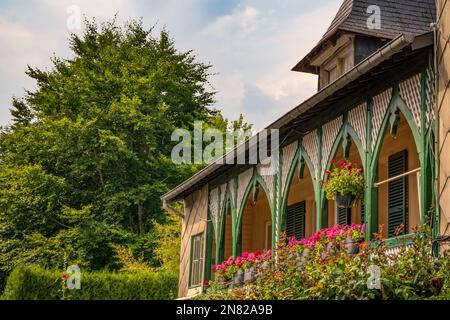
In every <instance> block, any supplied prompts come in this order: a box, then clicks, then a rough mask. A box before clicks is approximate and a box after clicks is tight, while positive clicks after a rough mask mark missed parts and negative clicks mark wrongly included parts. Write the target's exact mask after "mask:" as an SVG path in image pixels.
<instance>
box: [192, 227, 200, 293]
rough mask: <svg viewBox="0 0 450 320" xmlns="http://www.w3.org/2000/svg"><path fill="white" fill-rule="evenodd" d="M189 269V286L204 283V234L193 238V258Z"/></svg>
mask: <svg viewBox="0 0 450 320" xmlns="http://www.w3.org/2000/svg"><path fill="white" fill-rule="evenodd" d="M189 269H190V271H189V286H190V287H194V286H200V285H201V284H202V269H203V234H199V235H195V236H193V237H192V238H191V260H190V268H189Z"/></svg>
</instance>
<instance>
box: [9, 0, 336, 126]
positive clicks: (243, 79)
mask: <svg viewBox="0 0 450 320" xmlns="http://www.w3.org/2000/svg"><path fill="white" fill-rule="evenodd" d="M340 3H341V0H315V1H311V0H277V1H274V0H182V1H180V0H150V1H143V0H81V1H76V0H70V1H66V0H27V1H25V0H15V1H12V0H2V1H1V3H0V125H6V124H8V123H9V121H10V115H9V108H10V106H11V97H12V96H18V97H20V96H23V94H24V90H25V89H27V90H33V88H34V85H35V84H34V83H33V81H31V80H30V79H28V78H27V77H26V75H25V74H24V71H25V69H26V66H27V65H31V66H35V67H36V66H37V67H40V68H48V67H50V66H51V64H50V57H51V56H52V55H53V54H55V55H57V56H62V57H70V51H69V49H68V42H67V37H68V34H69V32H71V31H73V32H77V33H78V32H81V30H69V29H68V28H67V19H68V17H69V14H68V13H67V8H68V7H70V6H71V5H77V6H78V7H79V8H80V10H81V13H82V14H83V15H85V16H87V17H88V18H90V17H96V19H97V21H105V20H107V19H110V18H111V17H112V16H113V15H114V14H116V13H117V14H118V21H119V22H124V21H126V20H128V19H129V18H140V17H142V19H143V21H144V23H145V24H146V25H147V26H151V25H154V24H155V23H156V22H158V27H166V28H167V29H168V30H169V31H170V33H171V36H172V37H173V38H174V40H175V43H176V46H177V48H178V49H180V50H189V49H193V50H194V51H195V52H196V54H197V55H198V58H199V60H201V61H203V62H207V63H211V64H212V65H213V66H214V72H215V73H217V75H216V76H214V77H213V78H212V79H211V84H212V85H213V87H214V89H215V90H217V91H218V92H219V93H218V96H217V104H216V106H215V107H217V108H219V109H221V110H222V112H223V114H224V115H225V116H226V117H228V118H230V119H236V118H237V117H238V115H239V114H240V113H243V114H244V117H245V120H246V121H247V122H249V123H254V124H255V128H256V129H261V128H263V127H264V126H266V125H268V124H269V123H271V122H273V121H274V120H275V119H276V118H278V117H279V116H281V115H282V114H283V113H285V112H287V111H288V110H289V109H291V108H293V107H295V106H296V105H298V104H299V103H300V102H302V101H303V100H305V99H306V98H308V97H309V96H310V95H312V94H313V93H314V92H315V91H316V87H317V85H316V78H315V77H314V76H311V75H306V74H300V73H296V72H292V71H290V69H291V68H292V67H293V66H294V65H295V64H296V63H297V62H298V60H299V59H300V58H301V57H302V56H304V55H305V54H306V53H307V52H308V51H309V49H311V48H312V47H313V46H314V45H315V43H316V42H317V41H318V40H319V39H320V37H321V36H322V34H323V33H324V32H325V31H326V29H327V28H328V26H329V24H330V22H331V20H332V18H333V16H334V14H335V13H336V12H337V9H338V8H339V5H340Z"/></svg>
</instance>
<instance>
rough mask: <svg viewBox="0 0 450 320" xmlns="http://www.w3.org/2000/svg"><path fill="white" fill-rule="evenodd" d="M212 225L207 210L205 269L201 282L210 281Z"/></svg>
mask: <svg viewBox="0 0 450 320" xmlns="http://www.w3.org/2000/svg"><path fill="white" fill-rule="evenodd" d="M213 234H214V230H213V223H212V220H211V213H210V212H209V210H208V222H207V224H206V244H205V245H206V248H205V269H204V273H203V274H204V277H203V280H205V281H209V280H211V272H212V265H213V264H212V240H213Z"/></svg>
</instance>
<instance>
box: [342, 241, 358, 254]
mask: <svg viewBox="0 0 450 320" xmlns="http://www.w3.org/2000/svg"><path fill="white" fill-rule="evenodd" d="M344 244H345V250H346V251H347V253H348V254H349V255H351V256H353V255H355V254H357V253H358V252H359V246H358V242H356V241H355V240H353V238H351V237H347V238H345V240H344Z"/></svg>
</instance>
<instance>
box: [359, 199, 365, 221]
mask: <svg viewBox="0 0 450 320" xmlns="http://www.w3.org/2000/svg"><path fill="white" fill-rule="evenodd" d="M360 214H361V225H362V224H364V223H366V206H365V205H364V203H361V212H360Z"/></svg>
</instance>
